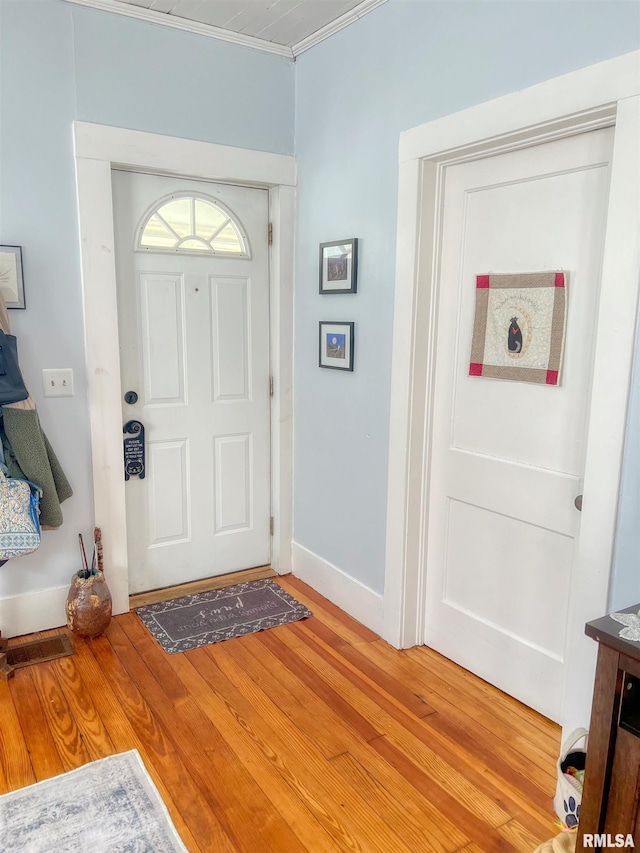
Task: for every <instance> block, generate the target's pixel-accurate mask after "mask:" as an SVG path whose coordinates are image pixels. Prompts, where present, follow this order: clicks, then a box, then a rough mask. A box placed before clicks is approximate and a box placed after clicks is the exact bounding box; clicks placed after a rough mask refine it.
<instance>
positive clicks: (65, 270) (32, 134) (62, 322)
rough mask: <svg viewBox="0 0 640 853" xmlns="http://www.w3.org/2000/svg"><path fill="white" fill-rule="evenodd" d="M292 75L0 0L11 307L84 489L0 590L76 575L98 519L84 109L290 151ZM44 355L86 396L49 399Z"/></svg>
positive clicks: (2, 202) (139, 124) (1, 577)
mask: <svg viewBox="0 0 640 853" xmlns="http://www.w3.org/2000/svg"><path fill="white" fill-rule="evenodd" d="M293 75H294V67H293V64H292V63H291V62H290V61H288V60H287V59H285V58H284V57H278V56H273V55H268V54H263V53H257V52H255V51H251V50H248V49H246V48H243V47H239V46H235V45H231V44H228V43H225V42H221V41H218V40H214V39H209V38H205V37H203V36H197V35H193V34H191V33H185V32H180V31H178V30H170V29H165V28H160V27H158V26H155V25H153V24H147V23H142V22H139V21H134V20H131V19H129V18H124V17H121V16H116V15H112V14H108V13H104V12H98V11H95V10H92V9H87V8H82V7H78V6H72V5H69V4H67V3H63V2H61V0H0V244H15V245H20V246H22V247H23V253H24V274H25V289H26V296H27V310H26V311H11V312H10V316H11V322H12V325H13V329H14V331H15V332H17V334H18V336H19V342H20V360H21V365H22V367H23V371H24V374H25V379H26V381H27V383H28V384H29V386H30V388H31V391H32V393H33V396H34V397H35V400H36V404H37V406H38V409H39V412H40V416H41V420H42V423H43V426H44V428H45V430H46V431H47V433H48V434H49V437H50V439H51V441H52V444H53V446H54V447H55V449H56V451H57V452H58V455H59V457H60V460H61V462H62V465H63V467H64V469H65V470H66V472H67V474H68V476H69V479H70V480H71V483H72V485H73V488H74V490H75V495H74V497H73V498H71V500H69V501H68V502H67V503H65V504H64V505H63V512H64V516H65V523H64V525H63V527H62V528H61V529H60V530H59V531H56V532H51V533H46V534H45V535H44V540H43V545H42V547H41V548H40V550H39V551H37V552H36V553H35V554H33V555H30V556H28V557H23V558H20V559H19V560H14V561H11V562H10V563H8V564H7V565H6V566H4V567H3V568H1V569H0V598H3V597H7V596H12V595H20V594H22V593H26V592H31V591H35V590H39V589H45V588H48V587H55V586H61V585H64V584H67V583H68V582H69V579H70V577H71V573H72V571H74V570H75V569H77V568H78V553H77V534H78V533H79V532H83V533H84V534H85V535H90V533H91V529H92V526H93V518H92V515H93V510H92V501H93V498H92V485H91V458H90V445H89V420H88V404H87V388H86V372H85V354H84V337H83V335H84V333H83V314H82V296H81V284H80V259H79V238H78V223H77V209H76V195H75V173H74V160H73V137H72V122H73V120H74V119H81V120H85V121H93V122H97V123H101V124H113V125H117V126H120V127H130V128H135V129H138V130H145V131H151V132H158V133H165V134H170V135H175V136H183V137H187V138H191V139H200V140H204V141H208V142H216V143H222V144H225V145H234V146H239V147H247V148H254V149H261V150H266V151H273V152H276V153H288V154H290V153H293V131H294V126H293V108H294V95H293V85H294V78H293ZM43 367H72V368H73V370H74V376H75V386H76V387H75V391H76V393H75V396H74V397H71V398H63V399H54V400H52V399H50V398H49V399H44V398H43V397H42V380H41V370H42V368H43ZM105 535H108V531H105ZM62 618H63V619H64V614H62ZM55 624H60V622H59V621H58V622H56V623H55ZM0 627H1V626H0Z"/></svg>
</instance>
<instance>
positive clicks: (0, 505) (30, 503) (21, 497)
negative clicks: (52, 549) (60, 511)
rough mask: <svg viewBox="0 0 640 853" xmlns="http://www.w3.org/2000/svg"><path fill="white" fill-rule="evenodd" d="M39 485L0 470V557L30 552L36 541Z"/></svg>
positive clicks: (38, 537)
mask: <svg viewBox="0 0 640 853" xmlns="http://www.w3.org/2000/svg"><path fill="white" fill-rule="evenodd" d="M39 503H40V488H39V487H38V486H36V485H35V483H30V482H29V481H28V480H18V479H16V478H13V477H5V475H4V474H3V473H2V471H1V470H0V560H1V561H3V562H4V561H6V560H10V559H11V558H12V557H20V556H22V555H23V554H30V553H31V551H35V550H36V548H38V547H39V545H40V538H41V537H40V518H39V515H40V508H39Z"/></svg>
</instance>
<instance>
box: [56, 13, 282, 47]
mask: <svg viewBox="0 0 640 853" xmlns="http://www.w3.org/2000/svg"><path fill="white" fill-rule="evenodd" d="M66 2H67V3H73V4H74V5H76V6H89V7H90V8H91V9H100V10H101V11H102V12H114V13H115V14H116V15H124V16H125V17H127V18H137V19H138V20H139V21H146V22H147V23H150V24H160V25H161V26H163V27H171V29H174V30H183V31H184V32H188V33H195V34H196V35H199V36H208V38H214V39H220V41H228V42H231V43H232V44H239V45H241V46H242V47H250V48H252V49H253V50H260V51H262V52H263V53H275V54H277V55H278V56H286V57H287V58H288V59H293V51H292V50H291V48H290V47H286V46H285V45H282V44H276V43H275V42H272V41H267V40H266V39H259V38H255V37H254V36H246V35H243V34H242V33H234V32H232V31H231V30H225V29H223V28H222V27H215V26H213V24H203V23H201V22H200V21H191V20H189V19H188V18H181V17H179V16H178V15H169V14H167V13H166V12H154V11H153V9H145V8H144V7H143V6H130V5H129V4H128V3H119V2H118V0H66Z"/></svg>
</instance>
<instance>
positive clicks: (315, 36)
mask: <svg viewBox="0 0 640 853" xmlns="http://www.w3.org/2000/svg"><path fill="white" fill-rule="evenodd" d="M386 2H387V0H362V3H358V5H357V6H354V7H353V9H349V11H348V12H345V13H344V15H340V17H339V18H336V19H335V21H331V22H330V23H329V24H325V26H324V27H321V28H320V29H319V30H316V31H315V33H311V35H310V36H307V37H306V38H303V39H300V41H297V42H296V43H295V44H294V45H293V46H292V50H293V55H294V56H299V55H300V54H301V53H304V51H305V50H309V48H310V47H314V46H315V45H316V44H319V43H320V42H321V41H324V40H325V39H328V38H329V36H332V35H333V34H334V33H338V32H340V30H343V29H344V28H345V27H348V26H349V25H350V24H353V23H355V22H356V21H358V20H359V19H360V18H362V17H363V16H364V15H367V14H368V13H369V12H372V11H373V10H374V9H377V8H378V6H382V4H383V3H386Z"/></svg>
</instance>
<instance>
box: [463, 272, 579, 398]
mask: <svg viewBox="0 0 640 853" xmlns="http://www.w3.org/2000/svg"><path fill="white" fill-rule="evenodd" d="M566 284H567V280H566V273H564V272H536V273H514V274H499V275H478V276H476V313H475V320H474V325H473V339H472V342H471V363H470V365H469V375H470V376H483V377H488V378H490V379H512V380H516V381H519V382H535V383H536V384H541V385H558V384H559V378H560V368H561V366H562V353H563V349H564V335H565V320H566V292H567V288H566Z"/></svg>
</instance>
